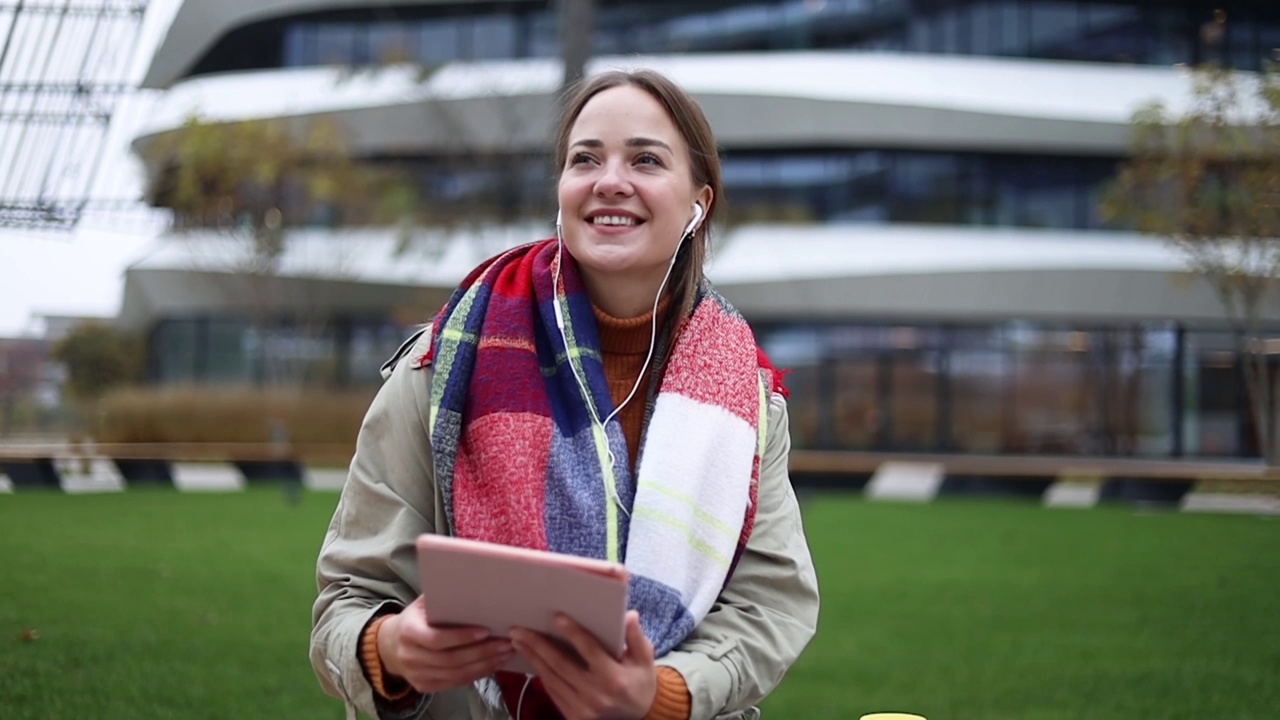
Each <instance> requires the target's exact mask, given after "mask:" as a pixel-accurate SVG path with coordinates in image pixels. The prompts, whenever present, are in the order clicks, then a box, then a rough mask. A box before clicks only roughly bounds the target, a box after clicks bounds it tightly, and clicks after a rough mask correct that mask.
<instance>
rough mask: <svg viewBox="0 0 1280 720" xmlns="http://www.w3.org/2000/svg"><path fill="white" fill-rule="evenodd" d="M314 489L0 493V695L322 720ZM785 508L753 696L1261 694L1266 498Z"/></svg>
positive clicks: (1064, 717)
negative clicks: (782, 601) (772, 653)
mask: <svg viewBox="0 0 1280 720" xmlns="http://www.w3.org/2000/svg"><path fill="white" fill-rule="evenodd" d="M335 501H336V495H331V494H304V495H303V497H302V501H301V503H300V504H298V505H289V504H287V503H286V502H285V501H284V498H283V496H282V494H281V493H280V492H279V491H276V490H256V491H251V492H248V493H243V494H227V495H191V494H187V495H180V494H177V493H174V492H165V491H130V492H129V493H125V494H116V495H100V496H65V495H61V494H44V493H37V494H29V495H14V496H0V717H3V718H4V719H5V720H26V719H35V718H40V719H41V720H45V719H60V718H66V719H68V720H70V719H72V718H75V719H76V720H80V719H82V718H92V719H95V720H96V719H111V720H114V719H117V718H119V719H124V718H129V719H133V718H139V719H141V718H183V719H188V718H219V719H222V718H242V717H253V718H307V719H308V720H312V719H317V718H333V719H334V720H338V719H339V718H341V717H342V710H341V707H340V706H339V705H338V704H337V703H336V701H332V700H329V699H328V698H326V697H325V696H323V695H322V694H321V693H320V691H319V689H318V687H317V685H316V683H315V680H314V679H313V677H312V675H311V670H310V667H309V665H308V663H307V658H306V655H307V633H308V628H309V613H310V606H311V599H312V597H313V596H314V585H313V576H312V570H313V563H314V559H315V553H316V551H317V550H318V548H319V543H320V539H321V535H322V533H323V531H324V527H325V525H326V523H327V522H328V518H329V514H330V512H331V511H332V508H333V505H334V502H335ZM805 517H806V527H807V530H808V533H809V538H810V543H811V544H812V546H813V551H814V556H815V560H816V562H817V565H818V571H819V576H820V581H821V585H822V590H823V608H822V618H821V627H820V630H819V634H818V637H817V638H816V639H815V640H814V642H813V644H812V645H811V646H810V648H809V650H808V651H807V653H806V655H805V656H804V658H803V659H802V660H801V662H800V663H799V664H798V665H797V666H796V667H795V668H794V669H793V670H792V672H791V674H790V675H789V676H788V678H787V680H786V681H785V682H784V683H783V685H782V687H781V688H780V689H779V690H778V691H777V692H776V693H775V694H774V695H773V696H772V697H771V698H770V699H769V700H768V701H767V703H766V705H765V714H766V717H770V718H779V717H783V718H841V719H846V718H853V719H855V720H856V718H857V717H858V716H859V714H861V713H863V712H870V711H872V710H884V709H897V710H904V711H914V712H917V713H920V714H923V715H926V716H928V717H929V719H930V720H952V719H955V720H969V719H973V720H1015V719H1016V720H1057V719H1061V720H1081V719H1086V718H1088V719H1096V720H1107V719H1110V718H1115V719H1116V720H1120V719H1121V718H1123V719H1124V720H1132V719H1133V718H1139V717H1141V718H1159V719H1161V720H1175V719H1177V718H1196V720H1203V719H1204V718H1215V719H1218V718H1223V719H1227V718H1230V719H1245V718H1259V719H1260V720H1261V719H1263V718H1265V719H1266V720H1274V718H1276V717H1280V710H1277V708H1280V521H1273V520H1265V519H1259V518H1252V517H1210V516H1187V515H1176V514H1140V513H1134V512H1132V511H1129V510H1125V509H1120V508H1102V509H1094V510H1083V511H1063V510H1043V509H1039V508H1036V507H1034V506H1027V505H1020V504H1004V503H994V502H993V503H988V502H983V503H977V502H967V501H966V502H943V503H938V504H934V505H927V506H905V505H888V504H873V503H867V502H864V501H861V500H858V499H854V498H852V497H842V496H830V495H824V496H817V497H812V498H809V499H807V500H806V504H805ZM30 629H34V630H36V631H37V632H38V633H39V637H38V638H37V639H35V640H30V641H29V640H24V639H23V637H22V635H23V633H24V631H26V630H30Z"/></svg>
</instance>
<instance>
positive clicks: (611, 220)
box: [588, 215, 641, 227]
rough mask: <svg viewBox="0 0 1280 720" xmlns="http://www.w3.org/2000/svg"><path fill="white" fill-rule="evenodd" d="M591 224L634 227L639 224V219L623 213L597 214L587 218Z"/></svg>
mask: <svg viewBox="0 0 1280 720" xmlns="http://www.w3.org/2000/svg"><path fill="white" fill-rule="evenodd" d="M588 222H590V223H591V224H592V225H602V226H605V227H635V226H636V225H639V224H640V222H641V221H640V220H637V219H635V218H633V217H627V216H625V215H598V216H596V217H593V218H590V219H589V220H588Z"/></svg>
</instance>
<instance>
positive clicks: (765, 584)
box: [311, 332, 818, 720]
mask: <svg viewBox="0 0 1280 720" xmlns="http://www.w3.org/2000/svg"><path fill="white" fill-rule="evenodd" d="M429 335H430V333H429V332H427V333H423V334H422V335H421V336H419V337H418V339H417V340H416V341H411V342H410V343H406V347H405V348H402V350H401V352H400V353H399V354H398V355H397V358H399V357H407V358H418V357H421V356H422V355H424V354H425V353H426V352H427V349H428V347H429V342H430V340H429ZM397 358H393V360H392V362H389V363H388V365H387V366H385V367H384V370H383V375H384V377H386V378H387V381H386V382H385V383H384V385H383V386H382V388H381V389H380V391H379V392H378V395H377V397H376V398H375V399H374V401H373V404H372V405H371V406H370V408H369V411H368V414H367V415H366V416H365V418H364V423H363V425H362V426H361V428H360V434H359V437H358V440H357V444H356V453H355V457H354V458H353V459H352V462H351V469H350V473H349V475H348V479H347V482H346V486H345V487H344V488H343V491H342V497H341V499H340V500H339V502H338V507H337V510H336V511H335V512H334V514H333V520H332V521H331V522H330V523H329V529H328V532H327V533H326V534H325V538H324V544H323V546H322V547H321V549H320V557H319V560H318V562H317V565H316V581H317V584H318V585H319V596H318V597H317V598H316V602H315V606H314V608H313V610H312V630H311V666H312V668H313V669H314V670H315V673H316V676H317V678H318V679H319V680H320V684H321V686H322V687H323V688H324V690H325V692H327V693H329V694H330V695H333V696H334V697H337V698H339V699H341V700H343V702H344V703H345V704H346V706H347V715H348V718H354V717H355V709H356V708H359V709H360V711H361V712H363V713H365V714H367V715H369V716H370V717H375V718H402V717H403V718H415V719H416V718H422V717H428V715H427V712H428V711H429V713H430V714H429V717H430V718H432V719H433V720H462V719H463V718H474V719H476V720H503V719H505V718H508V717H509V715H508V713H507V712H506V711H505V710H504V709H501V704H500V703H498V706H497V707H495V706H494V705H493V704H492V703H491V701H486V699H485V698H484V697H483V696H482V694H481V692H480V691H479V690H477V689H476V688H474V687H465V688H458V689H456V690H450V691H447V692H441V693H436V694H435V695H433V696H431V697H429V698H426V700H425V701H424V702H423V703H421V704H420V705H419V707H417V708H414V709H412V710H411V711H408V712H406V713H404V714H400V715H397V714H394V713H390V712H387V711H386V709H385V707H375V704H374V697H373V691H372V689H371V688H370V686H369V682H368V680H367V679H366V678H365V676H364V672H363V671H362V669H361V667H360V660H359V655H358V646H359V642H360V635H361V631H362V630H363V629H364V627H365V625H366V624H367V623H368V622H369V621H370V619H371V618H372V617H373V616H374V615H375V614H377V613H378V611H379V610H382V611H383V612H386V611H388V610H398V609H400V608H401V607H403V606H405V605H407V604H409V603H410V602H412V601H413V599H414V598H415V597H417V595H418V588H419V585H418V571H417V563H416V558H415V552H414V540H415V538H416V537H417V536H418V535H419V534H420V533H434V532H445V531H446V524H445V519H444V518H445V514H444V507H443V506H442V504H441V498H440V495H439V494H438V493H437V492H436V486H435V473H434V470H433V467H432V460H431V450H430V447H429V445H428V437H429V435H428V433H427V427H428V424H427V420H428V407H429V394H428V393H429V387H430V369H429V368H422V369H419V368H416V367H414V366H415V365H417V363H413V362H407V361H406V362H395V360H396V359H397ZM768 418H769V419H768V422H769V426H768V430H767V432H768V439H767V443H766V447H765V455H764V458H763V459H762V465H761V470H760V490H759V506H758V507H757V510H756V520H755V527H754V529H753V530H752V533H751V537H750V540H749V541H748V543H747V547H746V551H745V552H744V553H743V557H742V559H741V561H740V562H739V564H738V567H737V569H736V571H735V572H734V574H733V577H732V579H731V580H730V582H729V584H728V586H727V587H726V588H725V590H724V591H723V592H722V593H721V595H720V598H719V599H718V600H717V602H716V603H715V605H713V606H712V608H711V611H710V613H709V614H708V615H707V616H706V618H704V619H703V621H702V622H701V623H700V624H699V625H698V627H697V628H696V629H695V630H694V632H693V634H692V635H690V636H689V637H688V638H687V639H686V640H685V641H684V642H683V643H682V644H681V645H680V646H679V647H678V648H676V649H675V650H673V651H672V652H670V653H668V654H667V655H666V656H664V657H662V658H659V659H658V665H668V666H671V667H672V668H674V669H676V670H677V671H679V672H680V674H681V675H682V676H683V677H684V679H685V682H686V683H687V685H688V687H689V693H690V695H691V697H692V700H693V703H692V717H693V718H694V719H695V720H702V719H710V718H715V717H752V716H754V712H755V711H754V710H753V709H752V705H753V703H756V702H758V701H759V700H760V699H761V698H763V697H764V696H765V695H766V694H768V693H769V692H770V691H771V690H772V689H773V688H774V687H775V686H776V685H777V684H778V683H779V682H780V681H781V680H782V676H783V674H784V673H785V672H786V671H787V668H788V667H789V666H790V665H791V664H792V663H793V662H794V661H795V660H796V658H797V657H798V656H799V655H800V652H801V651H802V650H803V649H804V647H805V645H806V644H808V642H809V639H810V638H811V637H813V634H814V631H815V630H816V627H817V621H818V586H817V578H816V576H815V574H814V569H813V562H812V560H811V559H810V556H809V548H808V545H807V544H806V542H805V537H804V530H803V528H802V527H801V523H800V512H799V508H798V506H797V504H796V498H795V494H794V493H793V492H792V488H791V483H790V479H789V477H788V474H787V454H788V450H789V449H790V445H791V441H790V437H789V435H788V431H787V409H786V402H785V400H784V398H783V397H782V396H781V395H778V394H776V393H775V394H774V396H773V398H772V401H771V403H770V407H769V416H768ZM380 710H381V713H380V712H379V711H380ZM743 711H746V712H745V713H744V712H743Z"/></svg>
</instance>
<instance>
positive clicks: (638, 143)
mask: <svg viewBox="0 0 1280 720" xmlns="http://www.w3.org/2000/svg"><path fill="white" fill-rule="evenodd" d="M579 145H583V146H585V147H589V148H602V147H604V142H602V141H600V140H596V139H594V138H592V139H587V140H579V141H577V142H575V143H574V144H573V145H570V146H569V147H577V146H579ZM626 146H627V147H631V148H636V147H660V148H662V149H664V150H666V151H667V152H671V146H670V145H668V144H666V143H664V142H662V141H661V140H658V139H656V138H647V137H633V138H627V142H626Z"/></svg>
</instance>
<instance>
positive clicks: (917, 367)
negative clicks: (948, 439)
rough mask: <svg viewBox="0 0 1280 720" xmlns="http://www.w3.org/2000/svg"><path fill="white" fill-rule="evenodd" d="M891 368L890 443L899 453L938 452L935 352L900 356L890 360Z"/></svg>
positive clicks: (936, 367)
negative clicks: (936, 450)
mask: <svg viewBox="0 0 1280 720" xmlns="http://www.w3.org/2000/svg"><path fill="white" fill-rule="evenodd" d="M892 367H893V371H892V374H891V379H890V387H889V397H890V403H891V404H890V408H891V416H890V417H891V421H892V429H891V431H890V432H891V435H890V438H891V439H890V443H891V444H892V446H893V447H894V448H895V449H898V450H934V449H937V446H938V355H937V353H932V352H926V353H904V354H900V355H897V356H895V357H893V365H892Z"/></svg>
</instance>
